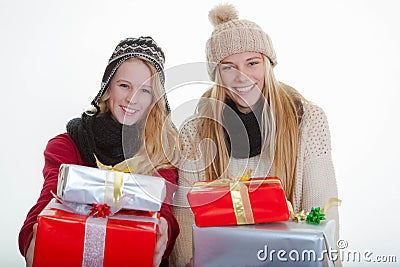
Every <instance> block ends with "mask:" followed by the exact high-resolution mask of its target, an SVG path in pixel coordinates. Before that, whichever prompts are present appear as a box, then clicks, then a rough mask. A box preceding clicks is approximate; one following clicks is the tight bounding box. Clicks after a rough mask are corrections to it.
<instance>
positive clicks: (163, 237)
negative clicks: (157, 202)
mask: <svg viewBox="0 0 400 267" xmlns="http://www.w3.org/2000/svg"><path fill="white" fill-rule="evenodd" d="M167 242H168V223H167V221H166V220H165V219H164V218H163V217H161V218H160V224H159V226H158V233H157V243H156V247H155V249H154V257H153V267H158V266H159V265H160V263H161V260H162V256H163V255H164V252H165V249H166V248H167Z"/></svg>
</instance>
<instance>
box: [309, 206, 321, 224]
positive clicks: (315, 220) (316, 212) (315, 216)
mask: <svg viewBox="0 0 400 267" xmlns="http://www.w3.org/2000/svg"><path fill="white" fill-rule="evenodd" d="M322 220H325V214H324V213H322V212H321V208H320V207H318V208H311V212H310V213H309V214H308V215H307V218H306V222H307V223H309V224H319V223H320V222H321V221H322Z"/></svg>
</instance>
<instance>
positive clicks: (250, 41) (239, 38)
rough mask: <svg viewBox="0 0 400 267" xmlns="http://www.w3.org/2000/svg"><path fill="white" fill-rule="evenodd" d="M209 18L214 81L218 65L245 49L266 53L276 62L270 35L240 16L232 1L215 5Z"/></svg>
mask: <svg viewBox="0 0 400 267" xmlns="http://www.w3.org/2000/svg"><path fill="white" fill-rule="evenodd" d="M208 18H209V19H210V21H211V24H212V25H213V26H214V31H213V32H212V34H211V37H210V38H209V39H208V41H207V44H206V56H207V62H208V74H209V75H210V78H211V80H212V81H215V69H216V67H217V64H218V63H220V62H221V61H222V60H223V59H224V58H226V57H227V56H230V55H233V54H238V53H242V52H259V53H262V54H264V55H265V56H266V57H267V58H268V59H269V60H270V62H271V64H272V66H275V65H276V64H277V63H278V62H277V60H276V54H275V50H274V48H273V46H272V41H271V39H270V38H269V36H268V35H267V34H266V33H265V32H264V31H263V30H262V29H261V27H260V26H258V25H257V24H256V23H254V22H251V21H248V20H240V19H238V12H237V10H236V9H235V7H234V6H233V5H230V4H222V5H218V6H216V7H215V8H213V9H212V10H211V11H210V12H209V14H208Z"/></svg>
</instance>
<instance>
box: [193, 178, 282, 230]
mask: <svg viewBox="0 0 400 267" xmlns="http://www.w3.org/2000/svg"><path fill="white" fill-rule="evenodd" d="M187 198H188V201H189V205H190V208H191V209H192V211H193V213H194V217H195V222H196V225H197V226H223V225H240V224H257V223H265V222H276V221H287V220H288V219H289V210H288V206H287V201H286V196H285V192H284V190H283V188H282V183H281V180H280V179H279V178H278V177H266V178H252V179H250V180H248V181H233V180H229V179H219V180H215V181H205V182H197V183H195V184H194V186H193V187H192V189H191V190H190V191H189V193H188V194H187Z"/></svg>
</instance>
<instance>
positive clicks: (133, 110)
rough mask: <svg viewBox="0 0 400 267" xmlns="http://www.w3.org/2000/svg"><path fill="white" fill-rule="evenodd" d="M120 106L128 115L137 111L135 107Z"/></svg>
mask: <svg viewBox="0 0 400 267" xmlns="http://www.w3.org/2000/svg"><path fill="white" fill-rule="evenodd" d="M121 108H122V110H123V111H124V113H125V114H126V115H128V116H129V115H134V114H135V113H136V112H137V111H138V110H137V109H132V108H128V107H124V106H121Z"/></svg>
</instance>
